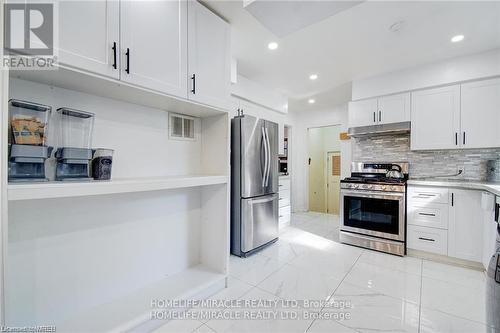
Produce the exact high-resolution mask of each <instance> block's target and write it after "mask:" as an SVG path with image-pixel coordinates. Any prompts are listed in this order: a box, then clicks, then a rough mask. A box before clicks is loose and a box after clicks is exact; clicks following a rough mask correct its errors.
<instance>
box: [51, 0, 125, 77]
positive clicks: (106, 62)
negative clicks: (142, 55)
mask: <svg viewBox="0 0 500 333" xmlns="http://www.w3.org/2000/svg"><path fill="white" fill-rule="evenodd" d="M58 5H59V9H58V10H59V15H58V16H59V49H58V51H59V62H60V63H61V64H64V65H68V66H70V67H75V68H78V69H83V70H86V71H89V72H93V73H97V74H101V75H106V76H109V77H113V78H116V79H117V78H119V76H120V71H119V64H118V62H119V45H118V44H119V43H118V42H119V29H120V6H119V2H118V1H113V0H107V1H58ZM89 22H91V24H89ZM113 47H115V48H116V50H115V51H114V49H113ZM114 52H116V62H115V56H114V54H115V53H114ZM114 65H115V66H114ZM115 67H116V68H115Z"/></svg>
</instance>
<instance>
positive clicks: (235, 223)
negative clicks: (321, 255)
mask: <svg viewBox="0 0 500 333" xmlns="http://www.w3.org/2000/svg"><path fill="white" fill-rule="evenodd" d="M278 208H279V205H278V124H276V123H273V122H270V121H267V120H264V119H259V118H255V117H252V116H249V115H241V116H237V117H234V118H233V119H232V120H231V253H232V254H234V255H236V256H239V257H246V256H248V255H249V254H252V253H254V252H257V251H259V250H261V249H262V248H264V247H265V246H266V245H269V244H270V243H272V242H274V241H276V240H277V239H278Z"/></svg>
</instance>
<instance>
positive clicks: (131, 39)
mask: <svg viewBox="0 0 500 333" xmlns="http://www.w3.org/2000/svg"><path fill="white" fill-rule="evenodd" d="M120 27H121V56H122V64H121V69H122V70H121V79H122V80H123V81H126V82H130V83H133V84H136V85H139V86H142V87H145V88H149V89H153V90H157V91H160V92H163V93H166V94H170V95H175V96H179V97H184V98H186V89H187V4H186V2H185V1H182V0H175V1H122V2H121V22H120Z"/></svg>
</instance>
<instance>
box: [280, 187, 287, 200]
mask: <svg viewBox="0 0 500 333" xmlns="http://www.w3.org/2000/svg"><path fill="white" fill-rule="evenodd" d="M279 194H280V195H279V197H280V199H281V198H283V199H290V190H289V189H286V190H281V191H280V192H279Z"/></svg>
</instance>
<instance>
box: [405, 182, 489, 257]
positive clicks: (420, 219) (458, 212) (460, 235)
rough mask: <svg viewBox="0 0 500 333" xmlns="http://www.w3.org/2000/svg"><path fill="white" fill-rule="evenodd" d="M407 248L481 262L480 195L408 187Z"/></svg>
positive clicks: (450, 189)
mask: <svg viewBox="0 0 500 333" xmlns="http://www.w3.org/2000/svg"><path fill="white" fill-rule="evenodd" d="M407 218H408V233H407V240H408V244H407V245H408V248H409V249H414V250H420V251H426V252H430V253H435V254H440V255H447V256H449V257H453V258H458V259H464V260H469V261H475V262H481V261H482V252H483V250H482V249H483V242H482V241H483V224H484V223H483V221H484V218H483V210H482V208H481V191H475V190H461V189H460V190H459V189H454V188H446V187H431V186H411V185H410V186H409V187H408V207H407Z"/></svg>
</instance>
